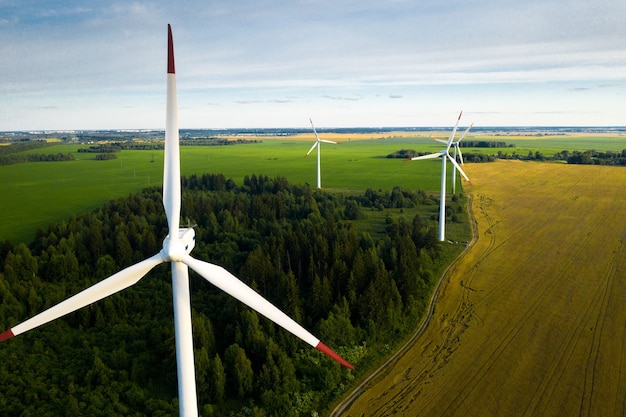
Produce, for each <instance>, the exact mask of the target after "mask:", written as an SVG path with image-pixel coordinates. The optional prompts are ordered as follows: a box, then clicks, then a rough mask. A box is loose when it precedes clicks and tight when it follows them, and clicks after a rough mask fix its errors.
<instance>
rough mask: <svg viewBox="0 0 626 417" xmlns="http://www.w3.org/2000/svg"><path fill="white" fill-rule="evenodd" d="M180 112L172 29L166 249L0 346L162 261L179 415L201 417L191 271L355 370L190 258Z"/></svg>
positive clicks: (222, 273)
mask: <svg viewBox="0 0 626 417" xmlns="http://www.w3.org/2000/svg"><path fill="white" fill-rule="evenodd" d="M177 107H178V105H177V99H176V74H175V71H174V44H173V41H172V30H171V27H170V25H168V60H167V105H166V122H165V161H164V170H163V207H164V208H165V214H166V216H167V225H168V228H169V231H170V233H169V234H168V235H167V236H166V237H165V240H164V241H163V248H162V249H161V251H160V252H159V253H157V254H156V255H154V256H152V257H150V258H148V259H146V260H143V261H141V262H139V263H138V264H135V265H132V266H130V267H128V268H126V269H123V270H122V271H120V272H118V273H116V274H114V275H112V276H111V277H109V278H106V279H104V280H102V281H100V282H98V283H97V284H95V285H93V286H91V287H89V288H87V289H85V290H83V291H82V292H80V293H78V294H76V295H74V296H72V297H70V298H68V299H67V300H65V301H62V302H61V303H59V304H57V305H55V306H53V307H51V308H49V309H48V310H45V311H43V312H42V313H39V314H37V315H35V316H34V317H32V318H30V319H28V320H26V321H24V322H22V323H20V324H18V325H16V326H14V327H12V328H11V329H9V330H7V331H5V332H4V333H0V341H4V340H7V339H9V338H11V337H13V336H17V335H19V334H21V333H24V332H27V331H29V330H32V329H34V328H35V327H38V326H41V325H43V324H46V323H48V322H50V321H52V320H55V319H57V318H59V317H61V316H64V315H66V314H68V313H71V312H73V311H75V310H78V309H80V308H82V307H85V306H87V305H89V304H92V303H94V302H96V301H98V300H101V299H103V298H105V297H108V296H109V295H112V294H115V293H116V292H119V291H121V290H124V289H126V288H128V287H130V286H131V285H133V284H135V283H137V282H138V281H139V280H140V279H141V278H143V277H144V276H145V275H146V274H147V273H148V272H149V271H150V270H152V269H153V268H154V267H155V266H157V265H159V264H161V263H164V262H170V263H171V265H172V292H173V297H174V326H175V336H176V365H177V370H178V396H179V411H180V415H181V416H185V417H197V415H198V402H197V397H196V380H195V369H194V357H193V340H192V329H191V304H190V292H189V268H191V269H193V270H194V271H196V272H197V273H198V274H200V275H201V276H202V277H203V278H204V279H206V280H207V281H209V282H210V283H212V284H213V285H215V286H216V287H218V288H220V289H221V290H222V291H224V292H226V293H228V294H230V295H231V296H233V297H235V298H236V299H238V300H239V301H241V302H243V303H244V304H246V305H248V306H250V307H251V308H253V309H254V310H256V311H257V312H259V313H261V314H262V315H264V316H265V317H267V318H269V319H270V320H272V321H273V322H274V323H276V324H278V325H280V326H281V327H283V328H284V329H286V330H288V331H289V332H291V333H293V334H294V335H295V336H297V337H299V338H300V339H302V340H303V341H305V342H307V343H308V344H310V345H311V346H313V347H315V348H316V349H318V350H320V351H321V352H323V353H325V354H326V355H328V356H329V357H331V358H332V359H334V360H336V361H337V362H339V363H340V364H341V365H343V366H345V367H347V368H350V369H354V368H353V366H352V365H350V364H349V363H348V362H346V361H345V360H344V359H343V358H341V357H340V356H339V355H337V354H336V353H335V352H333V351H332V350H331V349H330V348H329V347H327V346H326V345H324V344H323V343H322V342H321V341H320V340H319V339H318V338H316V337H315V336H313V335H312V334H311V333H309V332H308V331H307V330H305V329H304V328H303V327H302V326H300V325H299V324H298V323H296V322H295V321H294V320H292V319H291V318H290V317H289V316H287V315H286V314H285V313H283V312H282V311H281V310H279V309H278V308H276V307H275V306H274V305H273V304H271V303H270V302H269V301H267V300H266V299H265V298H263V297H262V296H261V295H259V294H258V293H256V292H255V291H254V290H252V289H251V288H250V287H248V286H247V285H246V284H244V283H243V282H242V281H240V280H239V279H238V278H236V277H235V276H234V275H232V274H231V273H229V272H228V271H226V270H225V269H224V268H222V267H220V266H217V265H213V264H210V263H207V262H204V261H199V260H197V259H195V258H193V257H191V255H190V254H189V253H190V252H191V250H192V249H193V248H194V246H195V239H196V237H195V231H194V230H193V228H190V227H189V228H180V224H179V223H180V211H181V179H180V152H179V137H178V109H177Z"/></svg>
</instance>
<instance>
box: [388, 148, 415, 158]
mask: <svg viewBox="0 0 626 417" xmlns="http://www.w3.org/2000/svg"><path fill="white" fill-rule="evenodd" d="M418 155H419V153H418V152H417V151H415V150H413V149H400V150H399V151H395V152H393V153H390V154H389V155H387V158H400V159H408V158H414V157H416V156H418Z"/></svg>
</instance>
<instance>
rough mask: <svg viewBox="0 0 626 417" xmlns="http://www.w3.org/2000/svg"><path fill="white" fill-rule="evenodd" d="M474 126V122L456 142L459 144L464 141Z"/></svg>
mask: <svg viewBox="0 0 626 417" xmlns="http://www.w3.org/2000/svg"><path fill="white" fill-rule="evenodd" d="M472 126H474V122H472V123H470V125H469V126H468V127H467V129H465V132H463V134H462V135H461V137H460V138H459V140H457V141H456V143H459V142H460V141H462V140H463V138H464V137H465V135H467V132H469V131H470V129H471V128H472Z"/></svg>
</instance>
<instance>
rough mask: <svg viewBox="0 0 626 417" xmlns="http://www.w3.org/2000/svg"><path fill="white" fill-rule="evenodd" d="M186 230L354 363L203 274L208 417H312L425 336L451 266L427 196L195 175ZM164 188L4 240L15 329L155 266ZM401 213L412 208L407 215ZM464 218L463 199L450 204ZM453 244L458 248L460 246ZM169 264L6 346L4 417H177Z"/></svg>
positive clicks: (200, 312) (3, 267) (4, 315)
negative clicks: (425, 322) (424, 209)
mask: <svg viewBox="0 0 626 417" xmlns="http://www.w3.org/2000/svg"><path fill="white" fill-rule="evenodd" d="M183 190H184V191H183V196H182V197H183V202H182V206H183V216H184V217H183V218H182V220H181V224H182V225H185V224H188V225H193V226H194V228H195V230H196V247H195V249H194V252H193V255H194V257H196V258H198V259H202V260H205V261H208V262H212V263H216V264H218V265H221V266H223V267H224V268H226V269H227V270H229V271H230V272H232V273H234V274H235V275H237V276H238V277H240V278H241V279H242V280H243V281H244V282H246V283H247V284H248V285H250V286H252V287H253V288H254V289H256V290H257V291H258V292H260V293H261V294H262V295H263V296H265V297H266V298H267V299H269V300H270V301H271V302H273V303H274V304H276V305H277V306H278V307H279V308H281V309H282V310H283V311H285V312H286V313H287V314H289V315H290V316H291V317H293V318H294V319H295V320H296V321H298V322H299V323H301V324H303V325H304V327H306V328H307V329H309V330H311V331H312V333H314V334H316V335H317V336H318V337H320V338H321V339H322V340H323V341H324V342H325V343H326V344H327V345H329V346H331V347H332V348H333V349H335V350H336V351H337V352H338V353H339V354H340V355H342V356H343V357H344V358H346V359H347V360H348V361H349V362H351V363H352V364H354V365H355V366H356V368H357V370H356V372H353V371H350V370H347V369H344V368H341V367H340V366H339V365H338V364H336V363H334V362H333V361H331V360H329V359H327V358H326V357H325V356H323V355H322V354H321V353H319V352H318V351H316V350H314V349H312V348H310V346H308V345H306V344H304V343H303V342H301V341H300V340H299V339H297V338H295V337H293V336H292V335H291V334H289V333H287V332H286V331H284V330H282V329H281V328H279V327H277V326H275V325H274V324H273V323H272V322H270V321H269V320H266V319H265V318H263V317H260V316H259V315H257V314H256V313H255V312H254V311H252V310H251V309H249V308H247V307H246V306H244V305H242V304H241V303H239V302H238V301H236V300H234V299H232V298H230V297H229V296H228V295H225V294H224V293H222V292H221V291H219V290H217V289H216V288H214V287H212V286H211V285H210V284H209V283H207V282H206V281H204V280H203V279H202V278H201V277H199V276H198V275H195V273H193V272H191V274H190V278H191V287H192V307H193V331H194V350H195V361H196V372H197V375H196V378H197V384H198V401H199V407H200V415H203V416H256V417H261V416H305V415H306V416H310V415H318V413H320V414H323V413H324V412H325V411H326V412H327V411H328V407H330V405H331V402H332V400H333V399H334V398H335V397H336V396H338V395H339V394H341V393H342V392H343V391H345V390H346V389H347V387H348V386H349V385H350V384H351V382H353V381H354V380H355V378H357V377H358V376H359V373H358V372H359V370H360V372H365V371H366V370H367V369H368V368H370V367H372V366H374V364H375V363H376V362H377V361H378V360H380V359H381V357H382V356H383V355H384V354H386V353H389V351H390V350H391V349H392V348H393V346H394V345H395V344H397V343H399V342H400V341H401V340H402V339H403V338H404V337H406V335H407V334H408V333H409V332H410V331H411V330H413V329H414V328H415V326H416V324H417V322H418V321H419V317H420V315H421V314H422V312H423V311H424V309H425V305H426V302H427V299H428V297H429V295H430V292H431V290H432V287H433V285H434V283H435V280H436V278H437V275H436V274H437V273H438V271H439V270H440V267H441V265H442V264H443V263H447V262H448V261H449V259H448V258H445V256H446V255H445V252H446V251H445V250H444V249H443V247H444V246H443V245H444V244H442V243H440V242H438V240H437V223H436V220H437V219H436V218H430V217H426V216H420V215H417V214H415V215H413V214H411V215H409V214H405V215H399V216H387V217H386V218H385V220H384V222H383V224H382V226H381V229H380V231H379V232H376V233H369V232H364V231H360V232H359V231H357V229H358V228H357V227H356V226H355V224H356V223H357V222H358V219H363V218H366V217H367V216H368V215H369V213H370V212H377V213H380V212H381V211H382V212H383V213H384V211H385V210H388V209H391V208H393V209H396V210H395V212H401V213H402V212H404V213H415V211H414V210H411V209H412V208H415V207H419V206H423V205H429V206H435V207H436V205H437V204H438V200H437V199H436V198H434V197H432V196H430V195H429V194H427V193H424V192H422V191H407V190H403V189H401V188H399V187H396V188H394V189H393V190H390V191H387V190H371V189H369V190H367V191H366V192H365V193H363V194H350V195H343V194H338V193H328V192H323V191H318V190H314V189H311V188H310V187H309V186H308V185H292V184H289V183H288V182H287V180H286V179H285V178H281V177H276V178H268V177H267V176H262V175H260V176H256V175H251V176H247V177H245V179H244V181H243V184H242V185H240V186H238V185H236V184H235V183H234V181H232V180H231V179H226V178H225V177H224V176H223V175H221V174H205V175H201V176H191V177H188V178H183ZM161 201H162V196H161V190H160V189H159V188H156V187H155V188H147V189H144V190H143V191H142V192H140V193H137V194H134V195H129V196H128V197H126V198H121V199H117V200H112V201H110V202H108V203H107V204H105V205H104V206H103V207H101V208H99V209H97V210H95V211H93V212H91V213H88V214H85V215H81V216H72V217H70V218H69V219H67V220H66V221H64V222H61V223H59V224H51V225H50V226H49V227H48V228H47V230H41V229H40V230H39V231H37V233H36V238H35V239H34V240H33V241H32V242H31V243H30V244H28V245H25V244H16V245H14V244H12V243H11V242H10V241H5V242H3V243H1V244H0V326H1V327H2V329H0V330H4V329H7V328H10V327H12V326H14V325H16V324H17V323H19V322H21V321H24V320H25V319H27V318H29V317H31V316H32V315H34V314H36V313H39V312H41V311H43V310H44V309H46V308H47V307H50V306H52V305H54V304H56V303H58V302H59V301H61V300H63V299H65V298H67V297H69V296H71V295H73V294H75V293H77V292H79V291H81V290H83V289H84V288H86V287H88V286H90V285H92V284H94V283H96V282H98V281H100V280H102V279H104V278H106V277H108V276H110V275H112V274H113V273H115V272H117V271H118V270H120V269H122V268H125V267H127V266H129V265H131V264H133V263H136V262H138V261H141V260H143V259H145V258H147V257H149V256H152V255H154V254H155V253H157V252H158V251H159V250H160V249H161V242H162V239H163V238H164V237H165V234H166V233H167V222H166V218H165V214H164V211H163V208H162V203H161ZM398 209H399V210H398ZM447 209H448V215H449V216H450V220H448V221H449V222H452V221H458V215H459V213H462V212H463V213H464V212H465V209H464V199H463V198H456V197H455V198H454V199H453V201H452V202H451V203H449V204H448V207H447ZM445 245H448V244H445ZM176 397H177V379H176V363H175V345H174V327H173V313H172V301H171V282H170V273H169V265H164V266H159V267H157V268H155V269H154V270H153V271H151V272H150V273H149V274H148V275H147V276H146V277H145V278H143V279H142V280H141V281H140V282H139V283H138V284H136V285H135V286H132V287H130V288H128V289H127V290H125V291H123V292H121V293H118V294H115V295H113V296H111V297H109V298H106V299H104V300H101V301H99V302H97V303H94V304H92V305H90V306H89V307H86V308H83V309H81V310H79V311H77V312H74V313H71V314H69V315H67V316H65V317H64V318H62V319H59V320H56V321H53V322H51V323H48V324H46V325H44V326H41V327H39V328H37V329H35V330H32V331H30V332H27V333H25V334H22V335H19V336H17V337H15V338H12V339H10V340H8V341H6V342H3V343H2V344H0V409H1V410H2V411H3V413H2V414H3V415H4V416H33V417H34V416H37V417H43V416H63V415H67V416H77V415H89V416H176V415H178V404H177V398H176Z"/></svg>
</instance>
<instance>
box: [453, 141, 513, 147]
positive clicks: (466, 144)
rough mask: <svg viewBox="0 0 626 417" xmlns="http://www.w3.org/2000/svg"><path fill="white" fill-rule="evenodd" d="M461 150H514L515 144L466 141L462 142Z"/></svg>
mask: <svg viewBox="0 0 626 417" xmlns="http://www.w3.org/2000/svg"><path fill="white" fill-rule="evenodd" d="M460 146H461V148H514V147H515V145H514V144H512V143H511V144H508V145H507V143H506V142H503V141H495V140H471V139H466V140H462V141H461V142H460Z"/></svg>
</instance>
